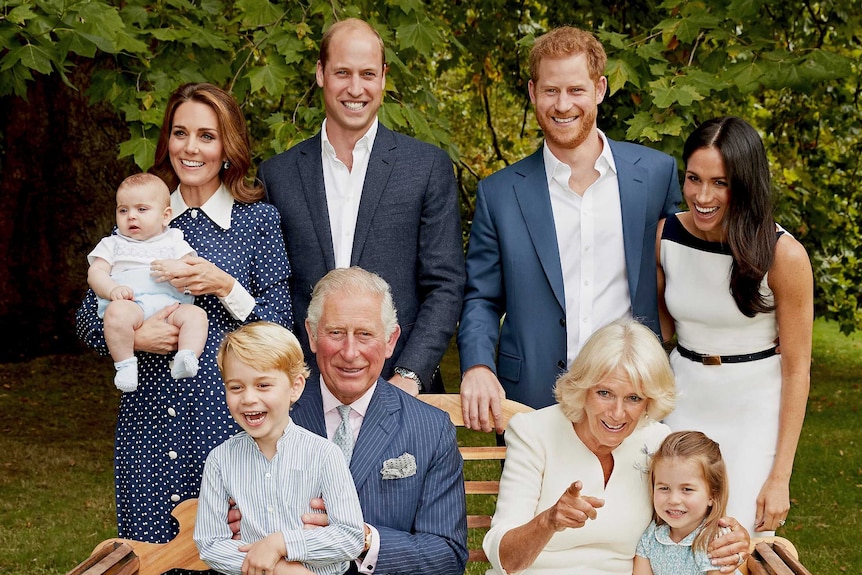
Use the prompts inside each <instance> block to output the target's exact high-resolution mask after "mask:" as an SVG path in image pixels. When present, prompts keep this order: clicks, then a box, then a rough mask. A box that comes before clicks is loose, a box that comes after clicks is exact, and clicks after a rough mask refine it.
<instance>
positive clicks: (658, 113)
mask: <svg viewBox="0 0 862 575" xmlns="http://www.w3.org/2000/svg"><path fill="white" fill-rule="evenodd" d="M0 2H2V8H0V98H2V97H4V96H9V95H17V96H20V97H26V94H27V89H28V85H29V84H31V83H33V82H39V81H40V78H42V77H44V76H45V75H49V74H57V75H59V76H60V77H62V78H64V79H67V78H68V72H69V70H70V67H71V66H74V65H76V64H77V63H79V62H81V61H82V60H84V59H86V60H89V61H93V62H94V63H95V66H94V69H95V72H94V73H93V74H92V77H91V82H90V84H89V86H87V87H86V90H87V94H88V95H89V97H90V98H91V99H92V101H93V102H109V103H110V104H111V105H112V106H113V107H114V109H115V110H116V111H117V113H118V114H119V115H120V116H121V117H122V118H124V120H125V122H126V123H127V125H128V126H129V129H130V134H131V137H130V139H129V140H128V141H125V142H123V143H122V144H121V146H120V154H121V155H122V156H130V157H133V158H134V160H135V162H136V164H137V165H138V166H139V167H140V168H141V169H146V168H148V167H149V165H150V164H151V162H152V153H153V148H154V143H155V139H156V136H157V134H158V129H159V126H160V122H161V118H162V111H163V109H164V103H165V100H166V99H167V96H168V95H169V94H170V92H171V91H172V90H173V89H174V88H175V87H176V86H177V85H179V84H180V83H183V82H188V81H210V82H213V83H215V84H218V85H221V86H224V87H226V88H228V89H230V90H231V91H232V92H233V93H234V95H235V96H236V97H237V99H238V100H239V101H240V102H241V104H242V106H243V109H244V111H245V113H246V117H247V119H248V122H249V126H250V130H251V135H252V138H253V141H254V143H255V156H256V159H258V160H260V159H263V158H265V157H268V156H270V155H272V154H274V153H277V152H280V151H282V150H284V149H286V148H288V147H290V146H291V145H292V144H294V143H296V142H297V141H300V140H302V139H304V138H306V137H308V136H310V135H311V134H313V133H314V132H315V131H317V130H318V129H319V126H320V122H321V120H322V117H323V111H322V108H321V104H320V102H319V97H318V92H317V90H316V85H315V83H314V70H315V63H316V60H317V52H318V47H319V41H320V36H321V33H322V30H324V29H325V28H326V26H328V25H329V24H330V23H332V22H333V21H335V20H339V19H342V18H345V17H348V16H358V17H361V18H364V19H366V20H368V21H370V22H371V23H372V24H373V25H374V26H375V27H376V28H377V29H378V30H380V31H381V33H382V35H383V37H384V41H385V43H386V46H387V52H386V58H387V61H388V63H389V66H390V69H389V74H388V75H387V98H386V101H385V104H384V107H383V109H382V111H381V120H382V121H383V122H384V123H385V124H387V125H388V126H390V127H392V128H394V129H398V130H402V131H405V132H408V133H412V134H414V135H416V136H417V137H419V138H422V139H424V140H427V141H430V142H433V143H435V144H438V145H440V146H441V147H443V148H444V149H446V150H447V151H448V152H449V154H450V156H451V157H452V159H453V161H454V162H455V166H456V169H457V171H458V174H459V182H460V184H461V193H462V205H463V213H464V217H465V222H466V225H467V226H469V220H470V218H471V215H472V200H473V197H474V196H473V192H474V190H475V185H476V182H477V180H478V179H480V178H482V177H485V176H487V175H488V174H490V173H491V172H493V171H495V170H497V169H499V168H501V167H503V166H505V165H507V164H510V163H512V162H514V161H517V160H518V159H520V158H521V157H523V156H524V155H526V154H527V153H529V152H531V151H532V150H534V149H535V148H536V146H537V145H538V144H539V142H540V137H541V134H540V133H539V131H538V127H537V126H536V124H535V121H534V118H533V114H532V109H531V107H530V104H529V99H528V97H527V80H528V74H527V63H526V58H527V54H528V51H529V47H530V45H531V44H532V42H533V39H534V38H535V37H536V36H537V35H539V34H541V33H542V32H544V31H545V30H547V29H549V28H550V27H553V26H557V25H561V24H573V25H576V26H581V27H584V28H587V29H590V30H593V31H594V32H595V33H596V34H597V35H598V37H599V38H600V39H601V40H602V42H603V43H604V45H605V46H606V48H607V51H608V54H609V62H608V67H607V70H606V73H607V76H608V79H609V85H610V92H611V93H610V95H609V97H608V98H607V99H606V101H605V102H604V103H603V104H602V109H601V116H600V119H599V122H600V126H601V127H602V129H603V130H605V132H606V133H607V134H608V135H609V136H610V137H612V138H615V139H628V140H632V141H640V142H643V143H646V144H648V145H652V146H654V147H657V148H660V149H663V150H665V151H667V152H668V153H671V154H673V155H675V156H676V157H679V155H680V151H681V148H682V142H683V141H684V139H685V136H686V135H687V134H688V133H690V131H691V130H692V128H693V127H694V126H695V125H697V124H698V123H699V122H701V121H703V120H705V119H707V118H710V117H713V116H716V115H726V114H733V115H738V116H742V117H744V118H746V119H747V120H748V121H750V122H751V123H753V124H754V125H755V126H757V127H758V128H759V129H760V130H761V133H762V135H763V137H764V139H765V141H766V144H767V149H768V150H769V152H770V155H771V160H772V165H773V177H774V183H775V188H776V191H777V197H778V198H779V201H778V206H779V210H778V220H779V221H780V222H781V223H782V224H783V225H785V227H786V228H787V229H789V230H790V231H791V232H792V233H794V234H795V235H796V236H797V237H798V238H799V239H800V240H801V241H802V242H803V243H804V244H805V246H806V247H807V249H808V251H809V254H810V255H811V259H812V264H813V266H814V270H815V278H816V302H817V308H818V313H819V314H820V315H823V316H826V317H828V318H831V319H837V320H838V321H840V322H841V326H842V329H843V330H844V331H845V332H850V331H852V330H854V329H858V328H859V327H862V302H860V301H859V294H858V288H857V286H858V285H860V282H862V264H860V261H859V258H858V255H857V252H858V250H857V245H858V243H859V239H858V238H859V237H860V229H859V228H860V199H862V192H860V190H859V189H858V186H857V185H856V183H855V182H856V180H855V176H856V174H857V172H858V171H859V168H860V152H862V134H860V130H862V122H860V119H862V118H860V116H862V111H860V102H859V93H860V86H859V64H858V62H859V59H860V51H862V47H860V34H859V31H860V30H862V22H860V20H862V16H860V11H859V10H858V6H857V3H858V0H824V1H813V0H803V1H802V2H774V1H770V0H665V1H663V2H656V1H654V0H623V1H620V2H613V3H605V2H600V1H597V0H547V1H543V0H519V1H516V0H460V1H459V0H454V1H453V0H357V1H354V2H339V1H337V0H283V1H270V0H236V1H229V0H226V1H222V0H195V1H191V0H160V1H153V0H126V1H124V2H117V1H113V2H109V1H105V0H65V1H63V0H0ZM465 229H466V228H465Z"/></svg>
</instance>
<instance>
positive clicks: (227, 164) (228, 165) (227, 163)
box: [222, 160, 230, 170]
mask: <svg viewBox="0 0 862 575" xmlns="http://www.w3.org/2000/svg"><path fill="white" fill-rule="evenodd" d="M229 167H230V160H225V161H224V164H222V168H224V169H225V170H226V169H228V168H229Z"/></svg>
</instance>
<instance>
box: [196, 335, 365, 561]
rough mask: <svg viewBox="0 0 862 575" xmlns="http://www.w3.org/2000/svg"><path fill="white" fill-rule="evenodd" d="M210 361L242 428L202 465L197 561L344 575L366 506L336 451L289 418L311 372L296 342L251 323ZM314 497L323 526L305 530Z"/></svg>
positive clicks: (355, 551) (360, 538)
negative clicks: (231, 520)
mask: <svg viewBox="0 0 862 575" xmlns="http://www.w3.org/2000/svg"><path fill="white" fill-rule="evenodd" d="M216 359H217V362H218V367H219V370H220V371H221V374H222V378H223V379H224V382H225V393H226V395H227V405H228V410H229V411H230V414H231V416H233V418H234V419H235V420H236V421H237V423H239V424H240V426H241V427H242V428H243V431H241V432H240V433H238V434H237V435H235V436H234V437H232V438H230V439H228V440H227V441H225V442H224V443H223V444H221V445H220V446H218V447H216V448H215V449H213V450H212V451H211V452H210V454H209V456H208V457H207V460H206V464H205V465H204V473H203V480H202V482H201V490H200V496H199V498H198V514H197V522H196V525H195V535H194V537H195V543H196V544H197V547H198V550H199V551H200V555H201V559H202V560H203V561H204V562H205V563H207V565H209V566H210V567H211V568H213V569H215V570H216V571H219V572H222V573H229V574H237V575H238V574H240V573H250V574H256V575H258V574H263V573H266V575H285V574H288V573H290V574H293V573H309V572H312V573H317V574H320V575H338V574H341V573H344V572H345V571H346V570H347V568H348V565H349V564H348V561H349V560H351V559H355V558H356V557H357V556H358V555H359V554H360V553H361V552H362V550H363V548H364V542H365V526H364V523H363V521H362V509H361V508H360V506H359V498H358V496H357V495H356V488H355V487H354V485H353V479H352V477H351V475H350V471H349V470H348V468H347V463H346V462H345V459H344V455H343V454H342V452H341V450H340V449H339V448H338V447H337V446H336V445H335V444H334V443H331V442H329V441H327V440H326V439H325V438H323V437H320V436H318V435H315V434H314V433H311V432H310V431H307V430H305V429H303V428H301V427H299V426H298V425H296V424H295V423H293V422H292V421H291V419H290V406H291V404H292V403H293V402H295V401H296V400H297V399H299V396H300V395H302V390H303V389H304V388H305V379H306V378H307V377H308V373H309V372H308V368H307V367H306V365H305V363H304V361H303V354H302V348H301V347H300V345H299V342H298V341H297V339H296V337H294V335H293V334H292V333H291V332H290V331H289V330H287V329H286V328H283V327H281V326H280V325H277V324H275V323H270V322H264V321H259V322H254V323H250V324H247V325H244V326H242V327H240V328H239V329H237V330H236V331H233V332H231V333H229V334H227V335H226V336H225V338H224V340H223V341H222V343H221V346H220V348H219V351H218V356H217V358H216ZM316 497H322V498H323V500H324V502H325V504H326V512H327V514H328V515H329V525H328V526H327V527H320V528H316V529H304V526H303V523H302V518H301V517H302V514H303V513H312V512H313V511H312V509H311V507H310V502H311V499H312V498H316ZM230 499H233V500H234V501H235V502H236V505H237V507H239V509H240V511H241V512H242V532H241V537H242V540H234V539H232V536H233V533H232V532H231V529H230V526H229V525H228V522H227V512H228V500H230ZM298 562H301V563H298ZM309 569H310V570H311V571H309Z"/></svg>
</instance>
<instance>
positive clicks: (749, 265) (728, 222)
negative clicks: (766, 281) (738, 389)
mask: <svg viewBox="0 0 862 575" xmlns="http://www.w3.org/2000/svg"><path fill="white" fill-rule="evenodd" d="M702 148H715V149H716V150H717V151H718V153H719V154H720V155H721V159H722V160H723V162H724V169H725V172H726V176H727V179H728V184H729V186H730V201H729V206H728V208H727V216H726V217H725V218H724V222H723V224H722V226H723V228H724V231H725V233H726V236H727V244H728V245H729V246H730V251H731V253H732V254H733V265H732V267H731V270H730V293H731V295H732V296H733V300H734V301H735V302H736V307H738V308H739V311H741V312H742V313H743V314H744V315H745V316H747V317H754V316H755V315H756V314H758V313H767V312H770V311H772V310H774V309H775V306H774V305H771V304H769V303H768V302H767V301H766V298H765V297H764V295H763V293H761V291H760V284H761V283H762V282H763V277H764V276H765V275H766V272H767V271H768V270H769V268H770V266H771V265H772V260H773V258H774V256H775V242H776V239H777V236H776V233H775V220H774V218H773V214H772V186H771V183H770V177H769V163H768V161H767V159H766V150H765V149H764V147H763V141H762V140H761V139H760V135H759V134H758V133H757V130H755V129H754V128H752V127H751V125H749V124H748V123H747V122H746V121H745V120H743V119H741V118H736V117H734V116H725V117H723V118H713V119H712V120H708V121H706V122H704V123H703V124H701V125H700V126H698V127H697V129H696V130H695V131H694V132H692V134H691V135H690V136H689V137H688V139H687V140H686V142H685V148H684V149H683V154H682V159H683V161H684V162H685V163H686V164H688V159H689V158H690V157H691V155H692V154H693V153H694V152H696V151H697V150H700V149H702Z"/></svg>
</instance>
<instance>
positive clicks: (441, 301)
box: [395, 148, 464, 385]
mask: <svg viewBox="0 0 862 575" xmlns="http://www.w3.org/2000/svg"><path fill="white" fill-rule="evenodd" d="M418 242H419V246H418V251H417V258H416V260H417V261H416V274H417V292H418V297H419V300H420V302H419V312H418V314H417V316H416V323H415V325H414V326H413V330H412V331H411V333H410V338H409V339H408V340H407V342H406V343H405V345H404V348H403V349H402V350H401V353H400V354H399V356H398V358H396V361H395V365H399V366H401V367H405V368H408V369H412V370H413V371H415V372H416V374H417V375H418V376H419V379H420V380H422V382H423V384H425V385H428V384H430V382H431V378H432V375H433V374H434V371H435V370H436V369H437V366H438V364H439V363H440V360H441V359H442V357H443V355H444V354H445V353H446V350H447V348H448V347H449V341H450V340H451V339H452V334H453V333H455V327H456V325H457V323H458V314H459V313H460V311H461V298H462V297H463V294H464V248H463V244H462V240H461V214H460V206H459V202H458V186H457V184H456V182H455V173H454V170H453V169H452V162H451V160H450V159H449V156H447V155H446V153H445V152H444V151H443V150H441V149H439V148H435V158H434V162H433V164H432V167H431V170H430V173H429V178H428V184H427V189H426V192H425V198H424V203H423V206H422V216H421V222H420V227H419V238H418Z"/></svg>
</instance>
